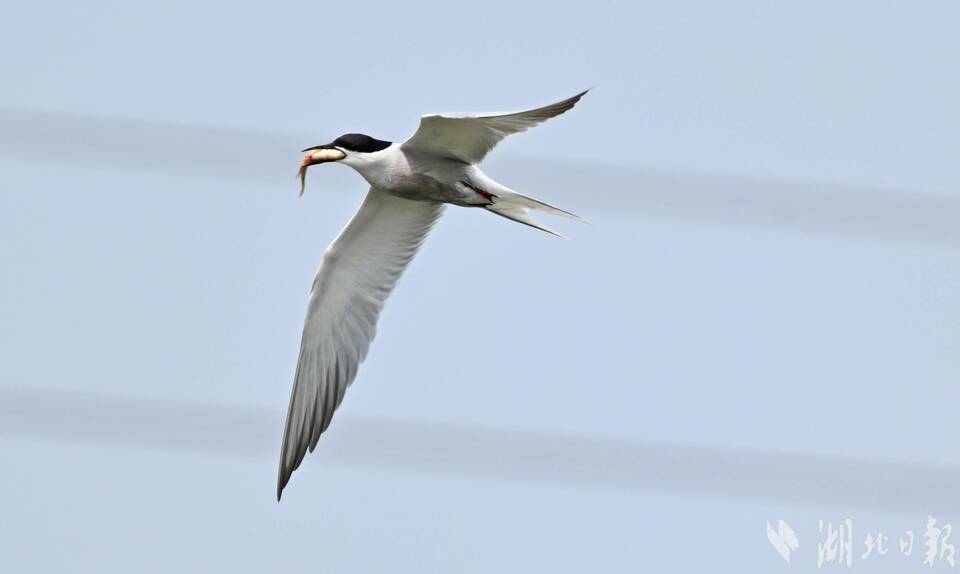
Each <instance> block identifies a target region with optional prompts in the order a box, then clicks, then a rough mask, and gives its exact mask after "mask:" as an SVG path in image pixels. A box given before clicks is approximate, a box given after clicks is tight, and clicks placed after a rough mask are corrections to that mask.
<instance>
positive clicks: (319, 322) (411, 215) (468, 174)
mask: <svg viewBox="0 0 960 574" xmlns="http://www.w3.org/2000/svg"><path fill="white" fill-rule="evenodd" d="M584 93H586V92H583V93H580V94H578V95H576V96H574V97H572V98H569V99H567V100H564V101H562V102H558V103H556V104H553V105H550V106H545V107H543V108H537V109H534V110H528V111H523V112H515V113H507V114H474V115H465V114H456V115H428V116H424V117H423V118H421V121H420V128H419V129H418V130H417V132H416V133H415V134H414V135H413V137H411V138H410V139H408V140H407V141H405V142H403V143H400V144H397V143H391V142H387V141H383V140H377V139H374V138H371V137H369V136H366V135H362V134H347V135H344V136H341V137H340V138H337V139H336V140H334V141H333V142H332V143H330V144H326V145H322V146H316V147H313V148H309V149H307V150H304V151H306V152H308V154H307V157H306V158H305V159H304V162H303V164H302V165H301V169H300V177H301V180H302V181H305V176H306V168H307V167H308V166H310V165H314V164H317V163H327V162H334V161H336V162H340V163H345V164H347V165H349V166H350V167H352V168H353V169H355V170H356V171H357V172H358V173H359V174H360V175H361V176H363V178H364V179H366V180H367V182H368V183H369V184H370V191H369V192H368V194H367V198H366V199H365V200H364V202H363V205H361V207H360V209H359V210H358V211H357V213H356V215H354V217H353V219H351V220H350V223H348V224H347V226H346V227H345V228H344V229H343V231H341V232H340V235H339V236H338V237H337V238H336V239H335V240H334V241H333V243H331V244H330V246H329V247H328V248H327V250H326V252H325V253H324V256H323V261H322V263H321V265H320V269H319V270H318V272H317V276H316V278H315V280H314V283H313V287H312V289H311V290H310V299H309V302H308V306H307V317H306V320H305V322H304V328H303V338H302V340H301V345H300V357H299V360H298V363H297V372H296V375H295V376H294V385H293V392H292V393H291V397H290V408H289V411H288V413H287V423H286V427H285V429H284V437H283V447H282V452H281V455H280V475H279V479H278V484H277V498H278V499H279V498H280V495H281V493H282V491H283V487H284V486H285V485H286V484H287V482H288V481H289V479H290V475H291V474H292V473H293V471H294V470H296V468H297V467H298V466H299V465H300V462H301V461H302V460H303V457H304V455H305V454H306V452H307V450H308V449H309V450H313V448H314V447H315V446H316V444H317V440H318V439H319V438H320V434H321V433H322V432H323V431H324V430H326V428H327V426H328V425H329V424H330V421H331V419H332V417H333V413H334V411H335V410H336V408H337V407H338V406H339V405H340V402H341V401H342V400H343V396H344V392H345V391H346V388H347V386H349V385H350V384H351V383H352V382H353V379H354V378H355V377H356V374H357V369H358V367H359V365H360V363H361V362H362V361H363V359H364V357H365V356H366V354H367V350H368V348H369V345H370V342H371V341H372V340H373V337H374V335H375V333H376V322H377V318H378V316H379V313H380V309H381V308H382V306H383V302H384V300H385V299H386V298H387V296H388V295H389V294H390V292H391V290H392V289H393V287H394V285H395V284H396V282H397V279H399V277H400V274H401V273H402V272H403V270H404V268H405V267H406V266H407V264H408V263H409V262H410V260H411V259H412V258H413V256H414V254H415V253H416V251H417V249H418V248H419V246H420V244H421V243H422V242H423V240H424V239H425V238H426V236H427V234H428V233H429V231H430V229H431V227H432V226H433V224H434V223H435V222H436V221H437V219H438V218H439V217H440V214H441V213H442V212H443V208H444V206H445V205H446V204H453V205H458V206H463V207H477V208H483V209H485V210H486V211H490V212H492V213H495V214H497V215H500V216H502V217H506V218H508V219H512V220H514V221H518V222H520V223H524V224H526V225H530V226H532V227H536V228H538V229H542V230H544V231H547V232H549V233H554V234H556V233H555V232H554V231H552V230H551V229H549V228H547V227H544V226H543V225H541V224H540V223H539V222H537V221H535V220H534V219H533V218H532V217H530V215H529V212H530V210H538V211H543V212H547V213H552V214H555V215H561V216H565V217H576V216H574V215H572V214H570V213H568V212H566V211H563V210H561V209H557V208H555V207H553V206H551V205H548V204H546V203H543V202H541V201H537V200H535V199H532V198H529V197H526V196H524V195H520V194H519V193H516V192H514V191H513V190H511V189H509V188H507V187H505V186H503V185H500V184H499V183H497V182H495V181H493V179H491V178H490V177H488V176H487V175H486V174H484V173H483V171H482V170H481V169H480V167H479V164H480V162H481V161H482V160H483V158H484V157H485V156H486V154H487V153H488V152H489V151H490V150H492V149H493V147H494V146H496V144H497V143H499V142H500V141H501V140H502V139H503V138H504V137H506V136H507V135H510V134H512V133H517V132H520V131H524V130H526V129H528V128H530V127H532V126H535V125H537V124H539V123H542V122H543V121H545V120H547V119H549V118H551V117H554V116H556V115H559V114H561V113H563V112H565V111H567V110H568V109H570V108H572V107H573V106H574V105H575V104H576V103H577V101H579V100H580V98H581V97H582V96H583V94H584ZM302 192H303V187H301V193H302Z"/></svg>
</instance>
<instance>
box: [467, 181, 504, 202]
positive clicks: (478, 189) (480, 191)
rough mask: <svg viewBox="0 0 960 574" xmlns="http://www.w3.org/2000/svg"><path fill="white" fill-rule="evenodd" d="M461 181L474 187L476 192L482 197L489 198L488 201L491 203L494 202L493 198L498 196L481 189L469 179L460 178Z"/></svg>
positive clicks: (471, 187)
mask: <svg viewBox="0 0 960 574" xmlns="http://www.w3.org/2000/svg"><path fill="white" fill-rule="evenodd" d="M460 183H462V184H463V185H465V186H467V187H469V188H470V189H472V190H473V191H474V192H476V193H477V194H478V195H480V196H481V197H482V198H484V199H486V200H487V201H488V202H490V203H493V199H494V198H495V197H497V196H496V195H494V194H492V193H490V192H489V191H484V190H482V189H480V188H479V187H477V186H475V185H473V184H471V183H470V182H469V181H467V180H465V179H461V180H460Z"/></svg>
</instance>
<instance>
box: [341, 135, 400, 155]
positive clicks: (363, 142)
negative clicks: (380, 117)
mask: <svg viewBox="0 0 960 574" xmlns="http://www.w3.org/2000/svg"><path fill="white" fill-rule="evenodd" d="M391 143H392V142H387V141H383V140H378V139H374V138H372V137H370V136H368V135H364V134H344V135H342V136H340V137H338V138H337V139H335V140H333V145H335V146H337V147H341V148H343V149H345V150H349V151H356V152H361V153H372V152H375V151H380V150H382V149H386V148H388V147H390V144H391Z"/></svg>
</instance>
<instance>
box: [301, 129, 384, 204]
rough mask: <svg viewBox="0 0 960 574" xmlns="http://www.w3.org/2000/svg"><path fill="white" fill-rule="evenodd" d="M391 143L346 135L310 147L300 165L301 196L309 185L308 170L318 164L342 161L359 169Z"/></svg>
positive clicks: (360, 135)
mask: <svg viewBox="0 0 960 574" xmlns="http://www.w3.org/2000/svg"><path fill="white" fill-rule="evenodd" d="M390 144H391V142H388V141H383V140H378V139H374V138H372V137H370V136H368V135H364V134H344V135H342V136H340V137H338V138H337V139H335V140H333V142H331V143H328V144H324V145H318V146H313V147H308V148H307V149H305V150H303V151H304V152H306V154H307V155H306V156H304V158H303V161H302V162H301V163H300V171H298V172H297V175H298V176H299V177H300V195H303V190H304V188H305V187H306V184H307V168H308V167H310V166H311V165H316V164H318V163H330V162H334V161H342V162H343V163H345V164H347V165H350V166H352V167H358V166H359V164H362V163H364V162H365V160H366V159H368V158H370V157H371V156H370V154H373V153H376V152H378V151H381V150H384V149H386V148H388V147H390Z"/></svg>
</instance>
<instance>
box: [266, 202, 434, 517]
mask: <svg viewBox="0 0 960 574" xmlns="http://www.w3.org/2000/svg"><path fill="white" fill-rule="evenodd" d="M442 212H443V204H441V203H434V202H425V201H412V200H408V199H402V198H399V197H394V196H392V195H389V194H387V193H385V192H383V191H380V190H379V189H376V188H371V189H370V192H369V193H368V194H367V198H366V199H365V200H364V202H363V205H361V206H360V209H359V210H358V211H357V213H356V215H354V216H353V219H351V220H350V223H348V224H347V226H346V227H345V228H344V229H343V231H341V232H340V235H339V236H338V237H337V238H336V239H335V240H334V241H333V243H331V244H330V247H328V248H327V251H326V253H324V255H323V262H322V263H321V264H320V269H319V271H317V277H316V279H314V281H313V288H312V289H311V291H310V300H309V303H308V305H307V318H306V320H305V322H304V325H303V338H302V340H301V342H300V358H299V360H298V362H297V372H296V375H295V377H294V382H293V392H292V393H291V395H290V408H289V411H288V412H287V424H286V428H285V429H284V431H283V448H282V450H281V453H280V473H279V477H278V481H277V500H280V495H281V493H282V492H283V487H284V486H286V484H287V482H288V481H289V480H290V475H291V474H293V471H294V470H296V469H297V467H299V466H300V462H301V461H302V460H303V457H304V455H305V454H306V452H307V449H308V448H309V449H310V450H311V451H313V449H314V447H315V446H316V445H317V440H318V439H319V438H320V433H322V432H323V431H325V430H326V429H327V426H329V425H330V419H331V418H332V417H333V412H334V411H335V410H336V408H337V407H338V406H339V405H340V401H342V400H343V394H344V392H345V391H346V389H347V386H349V385H350V383H352V382H353V379H354V377H355V376H356V374H357V368H358V367H359V365H360V363H361V362H362V361H363V359H364V357H366V355H367V349H368V348H369V347H370V341H372V340H373V337H374V335H375V334H376V329H377V317H378V316H379V315H380V309H381V308H382V307H383V302H384V300H385V299H386V298H387V296H388V295H389V294H390V292H391V291H392V290H393V287H394V285H395V284H396V283H397V279H399V278H400V274H401V273H403V270H404V268H406V266H407V264H408V263H409V262H410V260H411V259H413V256H414V254H415V253H416V252H417V249H418V248H419V247H420V244H421V243H422V242H423V240H424V239H425V238H426V236H427V233H428V232H429V231H430V228H431V227H433V224H434V223H435V222H436V221H437V219H438V218H439V217H440V214H441V213H442Z"/></svg>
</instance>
